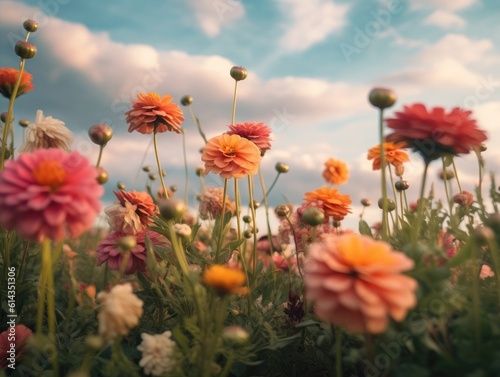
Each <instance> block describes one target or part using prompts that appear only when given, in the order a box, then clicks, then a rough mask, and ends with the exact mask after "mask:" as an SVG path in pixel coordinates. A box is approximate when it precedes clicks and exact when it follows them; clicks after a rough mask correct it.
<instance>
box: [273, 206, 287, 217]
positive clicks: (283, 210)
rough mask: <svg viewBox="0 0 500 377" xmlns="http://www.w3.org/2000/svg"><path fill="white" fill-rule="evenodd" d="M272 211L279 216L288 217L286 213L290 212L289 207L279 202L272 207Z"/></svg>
mask: <svg viewBox="0 0 500 377" xmlns="http://www.w3.org/2000/svg"><path fill="white" fill-rule="evenodd" d="M274 212H275V213H276V215H278V216H279V217H288V215H289V214H290V207H288V206H287V205H286V204H280V205H279V206H277V207H276V208H275V209H274Z"/></svg>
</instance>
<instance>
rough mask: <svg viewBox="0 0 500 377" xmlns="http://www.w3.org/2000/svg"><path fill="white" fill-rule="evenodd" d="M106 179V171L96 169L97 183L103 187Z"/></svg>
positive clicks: (107, 177)
mask: <svg viewBox="0 0 500 377" xmlns="http://www.w3.org/2000/svg"><path fill="white" fill-rule="evenodd" d="M108 179H109V174H108V172H107V171H106V169H104V168H101V167H98V168H97V182H98V183H99V184H100V185H103V184H105V183H106V182H107V181H108Z"/></svg>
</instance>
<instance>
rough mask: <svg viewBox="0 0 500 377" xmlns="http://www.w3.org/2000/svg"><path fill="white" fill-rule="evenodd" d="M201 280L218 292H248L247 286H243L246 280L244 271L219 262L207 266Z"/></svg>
mask: <svg viewBox="0 0 500 377" xmlns="http://www.w3.org/2000/svg"><path fill="white" fill-rule="evenodd" d="M202 280H203V283H205V285H208V286H209V287H212V288H214V289H215V290H216V291H217V292H219V293H220V294H226V293H236V294H246V293H248V291H247V287H245V286H244V284H245V281H246V277H245V273H244V272H243V271H240V270H236V269H232V268H229V267H226V266H222V265H220V264H214V265H213V266H211V267H209V268H207V269H206V270H205V273H204V274H203V278H202Z"/></svg>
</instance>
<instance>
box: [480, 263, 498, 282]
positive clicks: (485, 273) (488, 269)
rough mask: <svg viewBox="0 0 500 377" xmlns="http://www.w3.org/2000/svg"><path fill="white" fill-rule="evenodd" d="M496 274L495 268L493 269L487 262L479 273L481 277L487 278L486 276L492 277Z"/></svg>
mask: <svg viewBox="0 0 500 377" xmlns="http://www.w3.org/2000/svg"><path fill="white" fill-rule="evenodd" d="M493 276H495V272H493V270H492V269H491V267H490V266H488V265H487V264H483V265H482V266H481V271H480V273H479V277H480V278H481V279H486V278H491V277H493Z"/></svg>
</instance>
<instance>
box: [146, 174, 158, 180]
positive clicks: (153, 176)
mask: <svg viewBox="0 0 500 377" xmlns="http://www.w3.org/2000/svg"><path fill="white" fill-rule="evenodd" d="M148 178H149V179H151V180H152V181H156V180H157V179H158V174H155V173H149V174H148Z"/></svg>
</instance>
